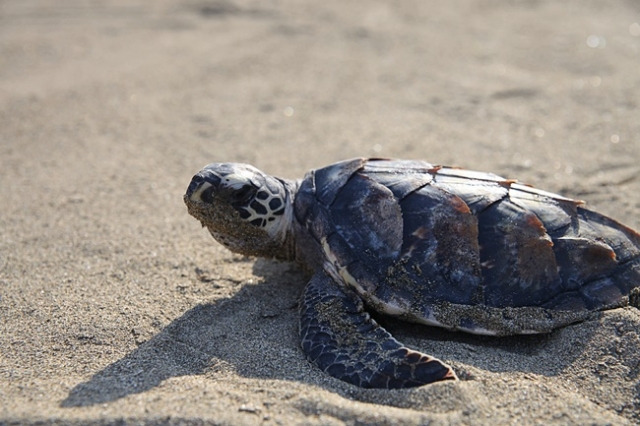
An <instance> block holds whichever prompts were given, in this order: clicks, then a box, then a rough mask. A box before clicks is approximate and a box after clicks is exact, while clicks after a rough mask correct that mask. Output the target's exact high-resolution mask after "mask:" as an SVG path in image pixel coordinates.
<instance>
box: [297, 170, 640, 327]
mask: <svg viewBox="0 0 640 426" xmlns="http://www.w3.org/2000/svg"><path fill="white" fill-rule="evenodd" d="M295 215H296V219H297V221H298V222H299V223H300V224H302V225H303V226H304V227H305V228H306V229H307V230H308V232H309V234H310V235H311V237H312V238H313V239H314V240H315V241H316V242H317V244H318V246H320V247H323V248H322V251H321V253H322V255H321V256H326V258H327V262H328V264H331V265H333V267H335V269H336V271H338V272H339V273H340V274H342V276H343V277H345V276H346V277H349V280H346V281H348V284H350V285H352V286H354V287H355V288H356V290H357V291H358V293H360V294H361V295H362V296H363V297H364V298H365V299H366V300H368V301H370V302H371V301H378V302H381V303H382V304H390V305H394V306H399V307H401V308H400V309H402V307H410V310H411V311H412V312H424V317H425V318H427V317H429V315H430V314H429V310H428V309H425V307H426V308H428V307H429V306H432V305H439V306H443V305H446V304H447V303H451V304H455V305H468V306H476V307H477V306H481V307H482V306H486V307H489V308H501V309H502V308H509V307H516V308H517V307H538V308H544V309H549V310H562V311H581V310H582V311H587V310H597V309H604V308H610V307H614V306H619V305H620V304H622V303H623V302H624V301H625V300H626V296H628V295H629V292H630V291H631V289H633V288H635V287H638V286H640V235H638V233H636V232H635V231H633V230H631V229H629V228H627V227H625V226H624V225H621V224H620V223H618V222H616V221H614V220H612V219H609V218H607V217H604V216H602V215H600V214H598V213H595V212H592V211H589V210H587V209H584V208H583V207H581V202H579V201H574V200H571V199H568V198H564V197H562V196H559V195H555V194H551V193H547V192H544V191H539V190H537V189H534V188H531V187H529V186H525V185H521V184H518V183H516V182H515V181H513V180H508V179H504V178H501V177H499V176H496V175H493V174H488V173H479V172H471V171H466V170H459V169H453V168H447V167H439V166H438V167H436V166H433V165H431V164H428V163H425V162H420V161H391V160H365V159H356V160H351V161H346V162H342V163H337V164H334V165H332V166H329V167H326V168H323V169H319V170H315V171H312V172H310V173H309V174H307V176H306V177H305V179H304V180H303V181H302V183H301V186H300V189H299V191H298V193H297V195H296V200H295ZM309 256H318V254H317V253H314V254H310V255H309ZM302 261H303V262H307V263H310V264H314V262H316V261H315V260H312V259H308V258H307V259H302Z"/></svg>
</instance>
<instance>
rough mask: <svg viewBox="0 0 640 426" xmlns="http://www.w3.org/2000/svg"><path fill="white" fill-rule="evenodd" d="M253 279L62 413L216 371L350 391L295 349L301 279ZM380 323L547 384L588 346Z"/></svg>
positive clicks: (457, 360) (286, 270)
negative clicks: (549, 357) (550, 358)
mask: <svg viewBox="0 0 640 426" xmlns="http://www.w3.org/2000/svg"><path fill="white" fill-rule="evenodd" d="M254 272H255V273H256V275H259V276H262V277H263V280H261V281H260V282H259V283H257V284H243V285H242V288H240V289H239V290H238V291H237V293H235V294H234V295H233V296H232V297H229V298H224V299H219V300H217V301H215V302H213V303H205V304H200V305H197V306H195V307H194V308H192V309H190V310H189V311H187V312H185V313H184V315H182V316H181V317H180V318H177V319H175V320H174V321H173V322H171V323H170V324H169V325H168V326H166V327H165V328H164V329H163V330H162V331H160V332H159V333H158V334H156V335H155V336H154V337H153V338H151V339H150V340H148V341H146V342H144V343H142V344H141V345H140V346H139V347H138V348H137V349H135V350H133V351H132V352H131V353H129V354H128V355H126V356H125V357H123V358H122V359H120V360H118V361H116V362H114V363H113V364H111V365H108V366H106V367H105V368H103V369H102V370H101V371H99V372H97V373H96V374H94V375H93V377H91V378H90V379H89V380H88V381H86V382H82V383H79V384H78V385H76V386H75V387H74V388H73V389H71V391H70V392H69V394H68V396H67V397H66V398H65V399H64V400H63V401H62V402H61V406H62V407H80V406H91V405H96V404H102V403H107V402H111V401H115V400H118V399H121V398H125V397H127V396H129V395H133V394H138V393H143V392H146V391H148V390H151V389H153V388H155V387H156V386H159V385H160V384H161V383H162V382H163V381H165V380H167V379H169V378H172V377H179V376H185V375H207V376H209V377H210V378H211V380H217V379H216V377H217V375H218V373H219V372H220V371H233V372H234V373H235V374H238V375H240V376H243V377H248V378H258V379H277V380H289V381H301V382H310V381H312V380H313V381H314V383H315V384H316V385H319V386H321V387H324V388H326V389H328V390H330V391H334V392H338V393H343V392H344V389H346V388H345V387H349V388H351V387H352V386H351V385H347V384H345V383H342V382H339V381H338V380H336V379H333V378H331V377H330V376H328V375H325V374H324V373H322V372H320V371H319V370H318V369H317V367H315V366H314V365H312V364H310V363H309V362H307V361H306V359H305V356H304V354H303V352H302V349H301V348H300V343H299V336H298V308H297V304H298V298H299V296H300V294H301V292H302V290H303V287H304V284H305V277H304V275H303V274H302V273H300V272H298V271H297V270H295V269H294V268H292V267H290V266H289V265H288V264H286V263H278V262H272V261H268V260H261V259H258V260H257V261H256V263H255V266H254ZM380 320H381V322H382V324H383V325H384V326H386V327H388V329H389V331H390V332H391V333H392V334H394V335H395V336H396V337H397V338H398V339H399V340H400V341H401V342H403V343H405V344H406V345H408V346H410V347H413V348H415V349H418V350H424V351H428V352H429V353H432V354H434V355H436V356H438V357H439V358H441V359H443V360H447V361H452V364H453V366H454V367H459V366H460V364H467V365H473V366H474V367H476V368H478V369H484V370H488V371H492V372H505V371H513V370H514V369H515V371H522V372H531V373H535V374H541V375H546V376H553V375H556V374H559V373H560V372H561V371H562V370H563V369H564V368H565V367H566V366H567V365H569V364H570V363H571V362H572V361H573V360H574V359H575V358H576V357H578V356H579V355H580V354H581V353H582V352H583V351H584V349H585V347H586V346H587V345H589V340H590V339H589V334H590V332H591V331H592V330H593V327H584V330H583V331H581V332H580V333H578V334H577V335H576V336H578V338H576V339H571V341H564V340H563V338H562V336H560V335H559V333H562V332H561V331H555V332H553V333H550V334H547V335H535V336H514V337H506V338H504V337H503V338H498V337H483V336H473V335H469V334H466V333H458V332H449V331H446V330H442V329H439V328H435V327H426V326H421V325H416V324H407V323H404V322H401V321H397V320H394V319H387V318H381V319H380ZM590 330H591V331H590ZM565 340H566V339H565ZM548 351H553V352H554V353H557V354H561V356H558V357H557V358H556V359H555V361H554V363H553V365H549V364H548V363H547V362H544V360H543V359H542V356H543V353H546V352H548ZM509 360H511V361H509ZM462 373H463V374H462V375H461V376H462V377H465V375H464V372H462ZM318 380H320V381H319V382H318ZM354 389H355V388H354ZM383 392H384V391H383ZM349 393H350V395H352V397H353V396H354V395H353V393H352V392H349Z"/></svg>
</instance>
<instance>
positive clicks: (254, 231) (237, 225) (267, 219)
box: [184, 163, 294, 259]
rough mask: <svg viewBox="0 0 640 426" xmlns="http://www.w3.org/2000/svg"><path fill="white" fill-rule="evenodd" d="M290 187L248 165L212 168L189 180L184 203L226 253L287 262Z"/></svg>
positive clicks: (291, 215) (290, 220) (288, 255)
mask: <svg viewBox="0 0 640 426" xmlns="http://www.w3.org/2000/svg"><path fill="white" fill-rule="evenodd" d="M293 187H294V184H293V183H292V182H289V181H286V180H282V179H278V178H275V177H273V176H269V175H267V174H265V173H263V172H261V171H260V170H258V169H256V168H255V167H253V166H250V165H248V164H238V163H213V164H209V165H208V166H206V167H205V168H204V169H202V170H201V171H199V172H198V173H197V174H196V175H195V176H193V178H192V179H191V183H190V184H189V187H188V188H187V192H186V194H185V195H184V202H185V203H186V205H187V210H188V211H189V214H191V215H192V216H193V217H195V218H196V219H198V220H199V221H200V222H201V223H202V226H206V227H207V228H208V229H209V232H211V235H213V237H214V238H215V239H216V240H217V241H218V242H220V243H221V244H222V245H224V246H225V247H227V248H228V249H229V250H231V251H234V252H237V253H241V254H245V255H251V256H263V257H276V258H280V259H290V258H291V257H292V256H293V254H292V253H293V248H292V243H291V241H292V240H293V238H292V237H291V234H292V232H291V228H292V217H293V213H292V211H293V208H292V191H293Z"/></svg>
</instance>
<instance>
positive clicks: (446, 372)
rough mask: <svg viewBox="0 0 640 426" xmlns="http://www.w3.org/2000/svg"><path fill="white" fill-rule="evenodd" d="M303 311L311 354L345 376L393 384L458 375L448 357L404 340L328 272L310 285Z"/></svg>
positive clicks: (305, 344) (374, 384) (305, 345)
mask: <svg viewBox="0 0 640 426" xmlns="http://www.w3.org/2000/svg"><path fill="white" fill-rule="evenodd" d="M300 311H301V312H300V313H301V315H300V336H301V338H302V349H303V350H304V351H305V353H306V355H307V358H308V359H309V360H310V361H312V362H313V363H315V364H316V365H317V366H318V367H320V369H322V370H323V371H325V372H327V373H329V374H331V375H332V376H334V377H336V378H338V379H340V380H344V381H345V382H349V383H352V384H354V385H357V386H361V387H365V388H389V389H392V388H407V387H413V386H421V385H424V384H427V383H433V382H437V381H440V380H456V379H457V377H456V374H455V373H454V371H453V369H452V368H451V367H449V366H448V365H446V364H445V363H443V362H442V361H440V360H438V359H436V358H433V357H430V356H428V355H425V354H422V353H420V352H417V351H414V350H411V349H409V348H407V347H405V346H403V345H402V344H400V343H399V342H398V341H397V340H396V339H394V338H393V337H392V336H391V335H390V334H389V333H388V332H387V331H386V330H385V329H384V328H382V327H380V326H379V325H378V324H377V323H376V322H375V321H374V320H373V319H372V318H371V317H370V316H369V314H367V313H366V312H365V311H364V307H363V304H362V301H361V300H360V299H359V298H358V297H357V296H356V295H355V294H353V293H352V292H351V290H349V289H344V288H343V287H342V286H341V285H339V284H337V283H336V282H335V281H334V280H333V279H331V278H330V277H329V276H328V275H326V274H325V273H324V272H319V273H317V274H316V275H315V276H314V277H313V278H312V279H311V281H310V282H309V284H308V285H307V288H306V290H305V292H304V296H303V299H302V303H301V307H300Z"/></svg>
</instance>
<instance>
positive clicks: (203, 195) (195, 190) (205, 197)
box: [184, 169, 220, 203]
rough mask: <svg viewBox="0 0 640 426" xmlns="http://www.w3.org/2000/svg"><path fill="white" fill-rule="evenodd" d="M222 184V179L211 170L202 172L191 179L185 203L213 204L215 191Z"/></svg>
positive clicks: (185, 195)
mask: <svg viewBox="0 0 640 426" xmlns="http://www.w3.org/2000/svg"><path fill="white" fill-rule="evenodd" d="M219 184H220V177H219V176H217V175H216V174H214V173H212V172H211V171H210V170H206V169H205V170H202V171H200V172H198V173H197V174H196V175H195V176H193V178H192V179H191V183H190V184H189V187H188V188H187V192H186V193H185V194H184V202H185V203H190V202H205V203H211V202H213V191H214V189H215V188H216V187H217V186H218V185H219Z"/></svg>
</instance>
